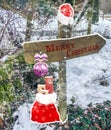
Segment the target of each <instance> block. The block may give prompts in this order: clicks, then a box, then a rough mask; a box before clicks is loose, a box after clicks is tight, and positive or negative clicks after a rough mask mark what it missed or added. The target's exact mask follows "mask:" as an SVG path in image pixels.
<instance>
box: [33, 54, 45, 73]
mask: <svg viewBox="0 0 111 130" xmlns="http://www.w3.org/2000/svg"><path fill="white" fill-rule="evenodd" d="M34 57H35V62H37V63H36V64H35V65H34V68H33V69H34V73H35V74H36V75H37V76H45V75H46V74H47V73H48V65H47V64H46V63H45V62H46V61H47V58H48V56H47V55H46V54H41V55H40V54H35V56H34Z"/></svg>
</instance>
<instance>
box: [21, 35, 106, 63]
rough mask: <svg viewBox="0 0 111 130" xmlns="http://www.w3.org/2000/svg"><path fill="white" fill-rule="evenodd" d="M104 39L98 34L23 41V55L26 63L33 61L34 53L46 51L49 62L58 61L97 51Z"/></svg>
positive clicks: (102, 44) (103, 43)
mask: <svg viewBox="0 0 111 130" xmlns="http://www.w3.org/2000/svg"><path fill="white" fill-rule="evenodd" d="M105 43H106V41H105V39H104V38H103V37H102V36H101V35H99V34H91V35H86V36H81V37H74V38H61V39H56V40H47V41H36V42H24V43H23V49H24V56H25V61H26V62H27V63H30V64H32V63H34V55H35V54H36V53H40V52H43V53H46V54H47V55H48V61H49V62H58V61H62V60H68V59H72V58H76V57H80V56H85V55H89V54H93V53H96V52H98V51H99V50H100V49H101V48H102V47H103V46H104V45H105Z"/></svg>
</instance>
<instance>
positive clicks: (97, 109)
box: [68, 101, 111, 130]
mask: <svg viewBox="0 0 111 130" xmlns="http://www.w3.org/2000/svg"><path fill="white" fill-rule="evenodd" d="M68 121H69V129H70V130H110V129H111V101H105V102H103V103H97V104H95V105H92V103H90V104H89V105H88V107H87V108H86V109H83V108H81V107H79V106H76V105H73V104H70V105H69V106H68Z"/></svg>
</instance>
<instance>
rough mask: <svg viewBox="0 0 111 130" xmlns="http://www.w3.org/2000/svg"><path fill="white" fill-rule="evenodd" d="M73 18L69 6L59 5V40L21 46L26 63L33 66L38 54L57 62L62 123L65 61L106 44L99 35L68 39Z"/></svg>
mask: <svg viewBox="0 0 111 130" xmlns="http://www.w3.org/2000/svg"><path fill="white" fill-rule="evenodd" d="M65 11H66V12H65ZM73 16H74V11H73V8H72V7H71V5H69V4H67V3H66V4H63V5H61V6H60V8H59V12H58V27H59V29H58V38H59V39H55V40H44V41H43V40H42V41H35V42H24V44H23V50H24V56H25V61H26V62H27V63H29V64H34V63H35V62H34V55H35V54H36V53H40V52H42V53H46V54H47V55H48V62H59V65H58V66H59V67H58V68H59V72H58V76H59V85H58V88H59V103H58V104H59V112H60V115H61V119H62V121H64V120H65V119H66V113H67V101H66V99H67V98H66V86H67V85H66V60H69V59H73V58H77V57H80V56H85V55H89V54H93V53H96V52H98V51H99V50H100V49H101V48H102V47H103V46H104V45H105V43H106V41H105V39H104V38H103V37H102V36H101V35H99V34H91V35H86V36H81V37H72V38H69V37H71V31H72V27H71V25H72V24H73ZM66 37H68V38H66Z"/></svg>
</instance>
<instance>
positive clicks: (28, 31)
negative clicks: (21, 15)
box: [25, 0, 35, 41]
mask: <svg viewBox="0 0 111 130" xmlns="http://www.w3.org/2000/svg"><path fill="white" fill-rule="evenodd" d="M34 3H35V0H29V1H28V4H27V25H26V33H25V41H30V39H31V34H32V23H31V22H32V19H33V13H34Z"/></svg>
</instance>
